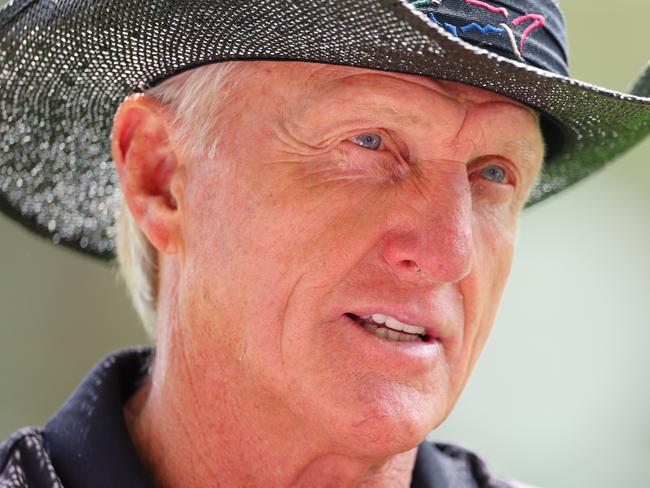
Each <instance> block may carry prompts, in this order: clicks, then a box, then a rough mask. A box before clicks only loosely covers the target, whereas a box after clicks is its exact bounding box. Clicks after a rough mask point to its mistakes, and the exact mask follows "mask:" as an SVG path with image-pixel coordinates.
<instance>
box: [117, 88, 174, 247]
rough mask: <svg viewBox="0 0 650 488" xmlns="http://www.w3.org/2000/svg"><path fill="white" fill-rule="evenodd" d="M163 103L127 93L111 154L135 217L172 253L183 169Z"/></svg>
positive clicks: (157, 243) (158, 244)
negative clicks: (130, 95) (171, 135)
mask: <svg viewBox="0 0 650 488" xmlns="http://www.w3.org/2000/svg"><path fill="white" fill-rule="evenodd" d="M170 127H171V123H170V122H169V118H168V116H167V114H166V112H165V109H164V107H163V105H162V104H161V103H160V102H158V101H157V100H155V99H153V98H151V97H148V96H146V95H136V96H133V97H129V98H127V99H126V100H125V101H124V102H123V103H122V105H121V106H120V108H119V110H118V112H117V114H116V115H115V121H114V124H113V136H112V151H113V159H114V161H115V165H116V167H117V172H118V175H119V178H120V186H121V187H122V193H123V195H124V198H125V200H126V204H127V206H128V207H129V209H130V211H131V213H132V214H133V217H134V219H135V220H136V222H137V223H138V226H139V227H140V229H141V230H142V231H143V232H144V234H145V235H146V236H147V238H148V239H149V242H150V243H151V244H152V245H153V246H154V247H155V248H156V249H158V251H160V252H162V253H165V254H173V253H175V252H177V251H178V247H179V246H178V245H179V240H180V226H179V222H180V217H179V209H178V206H179V203H180V196H181V195H180V193H181V191H182V184H180V185H179V184H178V183H179V180H181V176H182V170H181V167H180V166H179V161H178V159H177V156H176V152H175V147H174V144H173V143H172V141H171V137H170V130H171V129H170Z"/></svg>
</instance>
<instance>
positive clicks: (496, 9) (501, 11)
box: [465, 0, 510, 19]
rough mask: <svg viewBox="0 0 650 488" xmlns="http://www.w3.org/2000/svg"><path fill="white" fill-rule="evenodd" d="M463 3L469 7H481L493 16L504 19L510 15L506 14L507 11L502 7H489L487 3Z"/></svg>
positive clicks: (476, 1) (468, 0) (477, 1)
mask: <svg viewBox="0 0 650 488" xmlns="http://www.w3.org/2000/svg"><path fill="white" fill-rule="evenodd" d="M465 1H466V2H467V3H468V4H470V5H475V6H476V7H481V8H484V9H485V10H489V11H490V12H492V13H493V14H501V15H503V16H504V17H505V18H506V19H507V18H508V16H509V15H510V12H508V10H507V9H505V8H503V7H494V6H493V5H490V4H489V3H485V2H481V1H480V0H465Z"/></svg>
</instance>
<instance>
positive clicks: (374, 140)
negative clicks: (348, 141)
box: [352, 132, 383, 151]
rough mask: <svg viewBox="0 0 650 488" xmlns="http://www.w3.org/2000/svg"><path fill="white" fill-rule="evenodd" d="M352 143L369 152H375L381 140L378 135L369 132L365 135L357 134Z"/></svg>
mask: <svg viewBox="0 0 650 488" xmlns="http://www.w3.org/2000/svg"><path fill="white" fill-rule="evenodd" d="M352 141H353V142H354V143H355V144H357V145H359V146H361V147H365V148H366V149H370V150H371V151H376V150H377V149H379V148H380V147H381V145H382V142H383V139H382V137H381V136H380V135H379V134H375V133H372V132H370V133H367V134H359V135H358V136H354V137H353V138H352Z"/></svg>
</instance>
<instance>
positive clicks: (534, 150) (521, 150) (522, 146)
mask: <svg viewBox="0 0 650 488" xmlns="http://www.w3.org/2000/svg"><path fill="white" fill-rule="evenodd" d="M504 149H505V151H506V152H507V153H508V154H513V153H514V154H517V155H520V156H521V157H523V159H524V160H525V161H528V162H530V163H533V162H537V159H538V155H539V148H538V147H537V145H536V144H533V143H532V142H531V141H529V140H526V139H514V140H511V141H508V142H507V143H506V144H505V146H504ZM545 156H546V144H545V143H544V141H543V139H542V161H544V159H545Z"/></svg>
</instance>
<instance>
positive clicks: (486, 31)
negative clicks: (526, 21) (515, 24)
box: [460, 22, 505, 35]
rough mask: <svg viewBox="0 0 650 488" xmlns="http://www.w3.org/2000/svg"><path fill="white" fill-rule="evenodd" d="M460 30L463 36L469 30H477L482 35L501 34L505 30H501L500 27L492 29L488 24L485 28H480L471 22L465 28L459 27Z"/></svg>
mask: <svg viewBox="0 0 650 488" xmlns="http://www.w3.org/2000/svg"><path fill="white" fill-rule="evenodd" d="M460 30H461V31H462V32H463V34H465V33H467V32H469V31H471V30H477V31H479V32H480V33H481V34H483V35H487V34H489V33H490V32H494V33H496V34H501V33H502V32H505V29H503V28H502V27H494V26H493V25H490V24H487V25H486V26H485V27H481V26H480V25H479V24H477V23H476V22H472V23H471V24H467V25H466V26H463V27H461V28H460Z"/></svg>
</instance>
